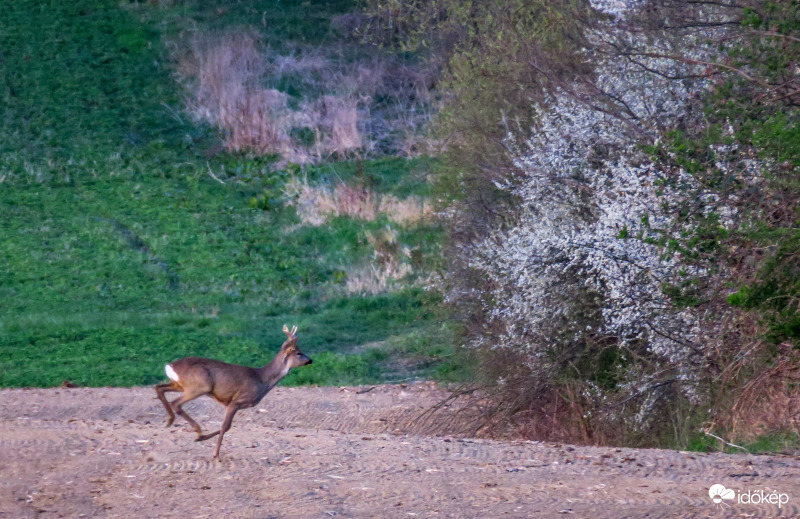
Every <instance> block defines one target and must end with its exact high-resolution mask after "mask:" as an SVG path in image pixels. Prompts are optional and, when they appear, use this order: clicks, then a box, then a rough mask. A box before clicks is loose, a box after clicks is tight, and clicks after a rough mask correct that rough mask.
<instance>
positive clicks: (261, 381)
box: [155, 325, 311, 459]
mask: <svg viewBox="0 0 800 519" xmlns="http://www.w3.org/2000/svg"><path fill="white" fill-rule="evenodd" d="M283 331H284V333H286V335H287V336H288V337H289V338H288V339H287V340H286V342H284V343H283V345H282V346H281V350H280V351H279V352H278V354H277V355H276V356H275V358H274V359H272V362H270V363H269V364H267V365H266V366H264V367H262V368H251V367H248V366H239V365H237V364H228V363H227V362H222V361H219V360H214V359H205V358H201V357H186V358H183V359H180V360H178V361H175V362H173V363H172V364H167V365H166V366H165V368H164V369H165V371H166V373H167V377H169V378H170V380H172V382H169V383H167V384H158V385H156V386H155V389H156V393H157V394H158V398H159V400H161V403H162V404H164V408H165V409H166V411H167V415H168V418H167V427H169V426H170V425H172V423H173V422H174V421H175V413H177V414H178V415H180V416H182V417H183V418H185V419H186V421H187V422H189V424H190V425H191V426H192V428H193V429H194V430H195V432H196V433H197V438H196V439H195V441H204V440H208V439H210V438H213V437H214V436H217V435H219V439H218V440H217V446H216V448H215V449H214V459H219V449H220V446H221V445H222V437H223V435H224V434H225V432H226V431H227V430H228V429H230V426H231V423H232V422H233V416H234V415H235V414H236V412H237V411H238V410H239V409H246V408H248V407H253V406H255V405H257V404H258V403H259V402H260V401H261V399H262V398H264V396H265V395H266V394H267V393H268V392H269V391H270V390H271V389H272V388H273V387H275V386H276V385H277V384H278V382H280V381H281V380H282V379H283V377H285V376H286V375H287V374H288V373H289V371H290V370H291V369H292V368H294V367H298V366H305V365H308V364H311V359H310V358H308V357H307V356H306V355H304V354H303V353H302V352H301V351H300V350H299V349H298V348H297V336H296V335H295V332H296V331H297V327H294V328H293V329H292V330H291V331H289V328H288V327H287V326H285V325H284V327H283ZM168 391H181V392H183V394H182V395H181V396H180V397H178V398H177V399H175V400H173V401H172V402H171V403H170V402H168V401H167V398H166V396H165V395H164V393H166V392H168ZM203 395H209V396H211V398H213V399H214V400H216V401H217V402H219V403H220V404H222V405H224V406H225V418H224V419H223V421H222V427H220V429H219V431H216V432H213V433H210V434H203V431H202V428H201V427H200V425H198V424H197V422H195V421H194V420H193V419H192V418H191V417H190V416H189V415H188V414H187V413H186V411H184V410H183V404H185V403H186V402H189V401H190V400H194V399H195V398H198V397H201V396H203Z"/></svg>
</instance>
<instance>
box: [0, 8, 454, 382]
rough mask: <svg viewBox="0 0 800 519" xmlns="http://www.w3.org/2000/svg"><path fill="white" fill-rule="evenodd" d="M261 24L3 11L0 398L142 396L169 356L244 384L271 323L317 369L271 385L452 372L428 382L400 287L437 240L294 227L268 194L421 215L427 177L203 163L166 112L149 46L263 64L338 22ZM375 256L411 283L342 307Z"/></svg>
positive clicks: (270, 347) (320, 38)
mask: <svg viewBox="0 0 800 519" xmlns="http://www.w3.org/2000/svg"><path fill="white" fill-rule="evenodd" d="M276 5H277V4H276V3H275V2H248V3H223V2H220V3H218V4H213V2H203V3H202V5H201V4H200V3H198V4H193V3H191V2H187V3H183V4H180V5H175V6H168V7H151V6H146V5H143V4H139V3H130V4H127V3H120V2H118V1H107V2H95V1H93V2H88V1H86V2H80V1H78V2H70V3H66V4H64V3H62V4H48V5H46V6H45V5H43V4H41V3H40V2H34V1H19V2H13V3H11V4H9V5H8V6H6V10H5V12H4V16H3V17H2V19H0V49H3V50H2V54H0V77H2V78H3V81H2V82H1V83H0V99H1V100H2V101H0V102H1V103H2V113H3V116H2V119H0V179H2V183H0V218H2V223H3V225H2V226H0V386H49V385H57V384H60V383H61V382H62V381H64V380H70V381H71V382H73V383H76V384H85V385H133V384H149V383H154V382H156V381H159V380H161V379H162V378H163V372H162V365H163V364H164V363H165V362H167V361H170V360H172V359H175V358H177V357H180V356H185V355H201V356H212V357H215V358H219V359H223V360H227V361H230V362H239V363H245V364H259V363H263V362H266V361H267V360H268V359H269V358H270V357H271V355H272V354H273V353H274V352H275V351H276V349H277V346H278V345H279V344H280V343H281V342H282V334H281V332H280V328H281V326H282V324H284V323H288V324H296V325H298V326H299V330H300V331H299V334H300V337H301V343H300V344H301V346H302V347H303V350H304V351H306V352H307V353H308V354H310V355H311V356H312V357H314V360H315V363H314V365H313V366H312V367H310V368H308V369H306V370H301V371H298V373H297V374H295V375H292V378H290V379H287V381H286V383H320V384H345V383H366V382H379V381H382V380H386V379H387V378H389V379H402V378H405V377H410V376H417V375H426V376H428V375H432V374H434V373H436V372H437V371H438V372H440V373H447V372H449V371H451V370H453V369H454V364H453V363H452V362H449V363H443V362H441V359H442V358H444V356H445V355H449V354H450V352H451V350H452V347H451V345H452V337H453V330H452V329H450V328H449V327H448V326H447V325H445V324H443V321H442V320H441V317H442V316H441V315H439V311H438V310H437V308H438V306H439V303H440V296H439V295H438V294H437V293H436V291H433V290H425V289H423V288H421V287H422V286H423V285H424V283H414V278H415V277H416V278H419V277H420V276H428V275H430V273H431V272H433V271H434V270H435V265H436V262H437V259H436V258H437V255H438V244H439V243H440V242H441V240H442V239H443V233H442V231H441V229H439V227H438V226H437V225H436V224H434V223H431V222H430V221H424V220H423V221H422V222H417V223H405V224H403V223H397V222H394V221H390V220H388V219H387V218H386V217H385V216H380V215H379V216H378V217H376V218H375V219H357V218H352V217H348V216H338V217H334V218H331V219H330V220H329V221H327V222H326V224H324V225H316V226H315V225H310V224H305V223H303V220H302V218H301V217H300V216H298V214H297V209H296V208H295V206H294V205H293V203H292V200H291V195H290V194H287V190H286V183H287V182H288V181H290V180H291V179H292V178H299V177H302V178H303V179H304V180H305V181H306V182H309V183H311V184H314V185H326V184H332V183H337V182H339V183H345V182H347V181H348V180H349V179H355V180H354V181H357V182H359V183H361V184H367V185H369V186H370V189H373V190H374V191H375V192H376V193H393V194H395V195H396V196H399V197H404V196H408V195H409V194H415V195H420V196H424V195H425V194H427V190H428V187H427V183H426V178H427V174H428V172H429V170H430V167H431V164H430V161H428V160H422V159H416V160H407V159H400V158H384V159H374V160H365V161H361V162H359V163H358V164H355V163H352V162H339V163H327V164H320V165H318V166H315V167H313V168H308V169H306V170H303V171H301V170H300V169H299V168H297V167H295V166H291V165H290V166H287V167H282V168H277V169H276V167H275V161H276V160H277V157H266V158H257V157H254V156H250V155H248V154H237V155H231V154H219V153H216V152H212V151H209V150H214V149H215V148H219V146H218V145H219V140H220V136H219V135H218V132H217V131H216V130H214V129H212V128H209V127H206V126H204V125H203V124H201V123H196V122H193V121H192V120H191V118H189V117H188V116H187V115H186V114H185V113H184V112H183V99H184V96H185V95H186V94H185V92H183V91H182V90H181V87H180V86H179V84H178V82H177V81H176V79H175V75H174V65H175V64H174V63H173V60H172V58H171V53H170V52H169V49H168V48H167V46H166V44H167V43H168V42H174V41H178V40H179V39H180V38H181V37H183V36H182V34H183V32H184V31H186V30H188V29H187V28H192V30H197V29H198V28H206V29H209V30H211V29H214V28H219V27H231V26H233V27H236V26H240V25H241V26H243V27H244V26H246V27H250V26H254V27H259V28H260V30H261V32H262V34H263V38H264V40H265V42H266V43H268V44H270V45H273V46H279V45H289V44H290V43H291V42H296V43H297V44H302V45H312V44H313V45H322V44H324V43H325V42H326V41H329V40H328V39H330V38H334V37H335V35H334V34H333V33H332V32H331V31H330V30H329V29H328V27H329V20H330V17H331V16H333V15H334V14H337V13H342V12H345V11H346V10H347V9H350V8H352V5H351V3H350V2H344V1H338V2H281V3H280V7H276ZM212 177H216V178H212ZM387 233H388V235H389V236H390V237H389V238H385V239H383V241H381V239H378V238H376V236H382V235H385V234H387ZM377 249H381V250H377ZM384 249H385V250H384ZM387 250H388V251H389V252H388V253H389V254H394V255H395V256H396V257H397V258H399V259H397V260H396V261H401V262H405V263H408V265H409V267H408V268H409V269H410V270H413V272H414V274H413V275H410V276H408V277H407V278H405V279H404V280H403V281H400V282H398V283H397V284H395V285H393V286H391V287H388V288H387V289H385V290H381V291H369V290H365V291H362V292H354V291H353V290H352V289H350V288H348V286H349V285H348V278H349V277H352V275H353V272H354V270H353V269H354V266H355V265H364V266H369V265H370V264H372V263H374V262H375V261H376V260H375V258H377V257H382V256H381V253H386V251H387ZM401 250H402V251H405V252H406V254H405V255H404V254H402V253H401V252H400V251H401ZM384 255H385V254H384ZM448 358H449V357H448ZM402 366H405V368H402V369H401V368H400V367H402Z"/></svg>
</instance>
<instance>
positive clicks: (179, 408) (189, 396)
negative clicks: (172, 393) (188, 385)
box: [171, 391, 207, 437]
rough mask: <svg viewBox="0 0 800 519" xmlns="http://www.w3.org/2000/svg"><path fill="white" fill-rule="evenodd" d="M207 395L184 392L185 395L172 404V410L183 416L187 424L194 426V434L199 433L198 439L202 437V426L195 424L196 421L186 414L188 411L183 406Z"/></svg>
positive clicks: (204, 392)
mask: <svg viewBox="0 0 800 519" xmlns="http://www.w3.org/2000/svg"><path fill="white" fill-rule="evenodd" d="M205 394H207V391H203V392H196V393H189V392H188V391H184V393H183V394H182V395H181V396H179V397H178V398H176V399H175V400H173V401H172V404H171V405H172V409H173V410H174V411H175V412H176V413H178V415H179V416H182V417H183V418H184V419H186V421H187V422H189V425H191V426H192V429H194V432H196V433H197V436H198V437H200V436H202V434H203V429H201V428H200V425H198V423H197V422H195V421H194V419H192V417H191V416H189V415H188V414H187V413H186V411H184V410H183V404H185V403H186V402H189V401H190V400H194V399H195V398H199V397H201V396H203V395H205Z"/></svg>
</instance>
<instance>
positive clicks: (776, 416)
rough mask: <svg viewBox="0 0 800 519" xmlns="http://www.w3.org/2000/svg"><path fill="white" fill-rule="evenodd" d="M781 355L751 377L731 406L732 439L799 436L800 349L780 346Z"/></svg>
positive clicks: (729, 426) (729, 424) (728, 426)
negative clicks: (772, 435)
mask: <svg viewBox="0 0 800 519" xmlns="http://www.w3.org/2000/svg"><path fill="white" fill-rule="evenodd" d="M781 350H782V351H781V354H780V356H779V357H778V358H777V359H776V360H775V362H774V363H772V366H771V367H769V368H768V369H765V370H764V371H763V372H762V373H761V374H759V375H757V376H755V377H753V378H751V379H750V380H749V381H748V382H747V384H745V385H744V386H743V387H742V388H741V390H740V393H739V397H738V399H737V400H736V402H735V403H734V405H733V406H732V408H731V413H730V422H729V423H726V424H722V425H723V426H725V427H726V428H729V430H730V434H731V439H732V440H741V441H751V440H754V439H757V438H758V437H759V436H762V435H764V434H766V433H770V434H775V433H776V432H785V433H793V434H797V435H800V421H799V419H800V352H798V351H797V350H794V349H792V346H791V344H785V345H781Z"/></svg>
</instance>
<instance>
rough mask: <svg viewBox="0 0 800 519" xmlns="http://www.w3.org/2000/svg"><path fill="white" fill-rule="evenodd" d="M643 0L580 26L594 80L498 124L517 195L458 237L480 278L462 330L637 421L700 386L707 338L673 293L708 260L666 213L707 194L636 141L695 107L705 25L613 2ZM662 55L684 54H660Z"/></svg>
mask: <svg viewBox="0 0 800 519" xmlns="http://www.w3.org/2000/svg"><path fill="white" fill-rule="evenodd" d="M642 3H643V2H638V1H636V2H620V1H613V2H609V1H605V2H598V5H597V6H596V7H598V8H599V9H601V10H603V11H605V12H607V13H609V14H612V15H614V17H613V18H612V19H611V20H609V21H607V22H605V23H604V24H600V25H599V26H595V27H593V28H592V29H591V31H587V38H588V40H589V41H590V42H591V43H592V44H593V46H592V48H591V50H587V51H586V53H587V58H588V59H590V60H592V61H593V62H594V63H595V70H594V76H593V78H592V81H591V83H588V84H587V81H586V78H580V80H579V81H575V82H573V83H571V84H568V85H566V86H563V87H561V88H558V89H556V90H555V91H554V92H552V93H551V94H548V95H547V96H546V97H545V98H544V99H543V101H541V102H539V103H537V106H536V111H537V113H539V117H538V120H537V125H536V126H535V127H534V128H533V129H532V130H531V133H530V135H528V136H524V135H523V136H520V135H519V133H516V134H515V133H512V132H509V134H508V135H507V138H506V145H507V149H508V153H509V155H510V157H511V160H512V161H513V163H514V166H515V170H516V173H515V174H514V175H509V176H506V177H505V178H504V179H503V180H500V181H496V187H497V188H498V189H500V190H502V191H504V192H506V193H507V194H508V195H510V196H512V197H514V199H516V200H518V205H517V207H516V210H515V211H514V213H513V215H510V217H506V218H505V219H503V220H498V222H497V223H496V225H495V227H494V228H493V229H492V230H491V231H490V232H489V233H488V235H487V236H485V237H484V238H483V239H482V240H480V241H477V242H474V243H473V244H471V245H470V246H468V247H465V249H464V251H465V254H466V255H467V256H468V257H469V267H470V268H471V269H473V270H474V271H475V272H476V273H477V274H478V279H485V280H486V284H485V291H484V292H483V294H482V295H483V297H482V299H481V300H482V302H483V318H484V319H485V323H484V330H483V332H482V333H480V334H476V335H475V337H474V341H473V346H476V347H490V348H493V349H494V350H510V351H514V352H515V355H517V354H519V352H524V358H525V359H526V360H525V363H526V368H527V371H526V375H525V377H527V379H528V382H527V383H528V385H529V388H530V390H531V392H536V391H548V390H552V389H553V387H554V386H558V385H559V384H564V383H565V381H569V380H573V381H578V382H580V383H581V386H580V387H582V388H583V389H582V395H580V396H579V400H582V401H583V405H582V406H581V413H582V414H583V416H582V417H580V418H581V419H583V420H588V419H589V418H591V419H593V420H596V419H603V420H611V421H619V420H623V421H625V422H626V423H625V425H626V426H628V428H629V429H631V430H634V431H635V430H644V429H645V428H647V427H648V425H649V424H650V422H651V420H652V419H653V418H654V416H655V415H656V411H657V410H658V409H659V405H664V404H667V403H668V402H667V401H666V399H665V398H663V397H669V399H671V400H672V401H674V399H675V398H676V396H678V397H680V398H683V399H684V400H685V401H687V402H693V403H695V404H696V403H699V402H700V401H701V400H702V398H701V395H700V392H701V391H702V389H701V388H700V386H701V385H702V383H703V381H704V380H705V376H704V375H705V372H706V370H707V365H706V363H705V361H704V358H705V355H706V351H707V348H708V346H709V342H710V341H714V340H716V338H714V337H710V336H709V333H708V332H709V327H708V326H704V323H703V319H704V316H703V312H704V309H703V307H702V306H697V305H681V304H676V301H675V299H674V297H671V296H670V293H669V289H670V288H671V287H676V286H681V285H682V284H686V283H689V282H690V281H691V280H696V279H702V278H704V277H707V276H708V275H709V272H708V271H707V269H706V268H705V267H704V266H703V265H702V264H696V265H687V263H686V262H683V261H681V257H680V252H679V251H676V250H673V249H670V248H669V247H668V246H667V245H668V241H669V237H670V236H671V235H672V234H680V233H681V232H683V233H690V232H691V231H692V226H693V222H692V221H691V220H690V219H686V220H684V221H683V222H682V224H680V225H679V226H678V227H676V225H675V214H676V207H678V206H680V205H681V204H682V203H684V202H685V199H686V197H687V196H692V197H698V196H699V197H701V198H704V199H705V200H706V203H705V207H706V209H708V208H709V207H712V206H713V199H714V194H713V193H711V192H706V190H705V189H704V186H703V185H702V184H701V183H699V182H697V181H696V179H695V178H694V177H693V176H691V175H689V174H688V173H686V172H685V171H684V170H682V169H681V168H665V167H664V166H663V164H662V163H661V162H659V161H657V160H654V159H653V158H652V157H651V156H650V155H649V154H648V153H647V152H646V149H647V147H648V146H655V145H656V144H657V143H658V142H659V140H660V139H661V138H662V136H663V134H664V131H665V129H669V128H674V127H676V126H680V125H687V124H692V122H693V121H694V120H696V119H697V117H698V116H699V113H698V112H697V111H696V109H697V99H698V97H699V95H701V94H702V93H703V92H704V91H705V90H706V89H708V87H709V83H708V81H707V80H706V78H705V77H704V75H703V73H702V72H703V69H702V65H700V64H699V63H700V62H702V61H704V60H707V59H708V57H707V55H708V53H710V49H709V48H708V47H707V46H706V45H705V44H704V41H705V40H707V39H708V38H709V37H710V36H711V33H712V30H702V31H697V30H695V29H692V30H688V31H683V32H680V33H676V32H674V31H673V32H671V33H666V32H661V33H660V34H659V32H658V31H651V32H647V33H643V32H642V31H631V30H630V27H631V26H630V24H629V25H627V26H626V25H624V24H623V23H622V21H623V19H624V15H625V13H626V12H627V11H628V10H630V9H631V8H632V7H636V6H639V5H640V4H642ZM712 15H715V13H709V16H712ZM670 55H675V56H681V57H684V58H687V59H685V60H682V61H678V60H674V59H665V58H663V57H662V56H670ZM633 56H635V58H634V57H633ZM662 399H663V401H662ZM623 404H624V406H623ZM623 411H625V412H623Z"/></svg>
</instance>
